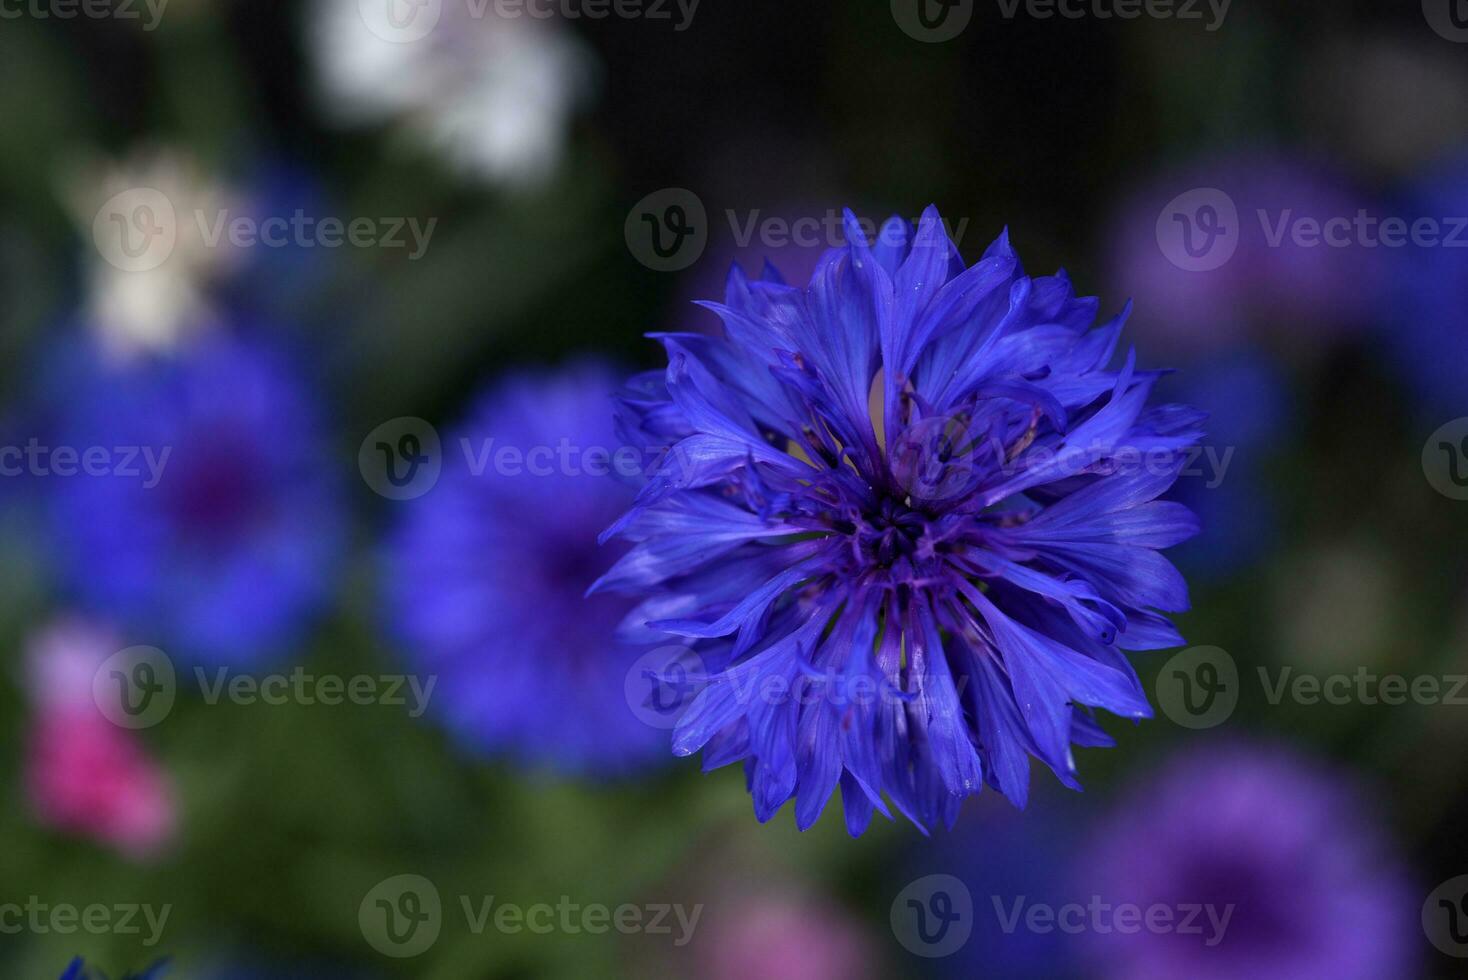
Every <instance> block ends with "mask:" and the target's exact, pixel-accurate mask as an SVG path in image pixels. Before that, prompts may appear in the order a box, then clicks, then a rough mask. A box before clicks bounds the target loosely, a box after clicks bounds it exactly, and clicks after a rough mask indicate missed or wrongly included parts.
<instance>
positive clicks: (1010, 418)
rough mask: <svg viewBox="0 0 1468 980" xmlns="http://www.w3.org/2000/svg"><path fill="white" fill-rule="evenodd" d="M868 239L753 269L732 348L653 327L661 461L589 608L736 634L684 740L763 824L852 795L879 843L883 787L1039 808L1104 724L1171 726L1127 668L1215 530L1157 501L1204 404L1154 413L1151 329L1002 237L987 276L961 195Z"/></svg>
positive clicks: (1163, 631) (623, 522)
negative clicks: (1193, 543)
mask: <svg viewBox="0 0 1468 980" xmlns="http://www.w3.org/2000/svg"><path fill="white" fill-rule="evenodd" d="M846 225H847V227H846V234H845V239H846V241H847V243H848V244H847V246H846V247H844V248H837V249H832V250H830V251H828V252H827V253H826V254H825V256H824V257H823V258H822V260H821V262H820V264H819V266H818V268H817V270H816V273H815V275H814V277H813V278H812V280H811V282H810V284H809V286H808V287H807V286H804V285H797V286H789V285H786V284H785V283H783V282H781V281H779V280H778V279H775V278H770V277H767V278H764V279H761V280H748V279H746V278H745V277H744V276H743V275H742V273H741V272H740V271H739V270H738V269H736V270H735V272H734V274H733V275H731V276H730V279H729V283H728V289H727V293H726V301H725V302H724V303H722V304H720V303H708V304H706V305H708V307H709V308H710V309H712V310H713V311H714V312H716V313H717V314H718V315H719V316H720V318H721V319H722V320H723V322H724V327H725V330H724V335H722V336H703V335H696V334H687V333H684V334H661V335H658V337H659V339H660V340H661V341H662V343H663V345H664V346H665V348H666V349H667V355H668V367H667V369H666V370H665V371H653V372H647V373H645V374H642V375H639V376H638V377H637V378H635V379H634V380H633V381H632V383H631V384H630V385H629V386H628V388H627V389H626V390H625V392H624V396H623V398H622V408H623V412H622V418H621V422H622V426H623V431H624V432H625V433H627V441H628V442H630V443H632V444H634V445H642V446H648V447H657V448H660V449H661V450H662V452H661V453H660V454H658V455H657V458H656V460H655V462H654V463H653V464H652V468H651V470H650V476H649V478H648V479H647V480H646V482H645V484H644V486H643V489H642V491H641V492H640V494H639V495H638V498H637V502H636V504H635V506H634V507H633V508H632V509H631V510H629V511H628V513H627V514H626V515H625V516H624V517H623V518H622V519H620V520H619V521H617V523H616V524H615V525H613V526H612V527H611V528H610V529H609V530H608V531H607V532H606V535H605V536H606V537H608V538H610V537H623V538H626V539H628V540H631V541H633V542H635V547H633V548H632V549H631V550H630V551H628V552H627V554H626V555H624V556H623V557H622V558H621V559H620V560H619V561H617V562H616V563H615V564H614V565H613V566H612V568H611V569H610V571H608V572H607V574H606V575H604V576H603V577H602V578H601V579H599V580H598V582H597V585H596V588H595V589H594V591H595V592H597V593H600V592H603V591H609V592H613V593H621V594H630V595H641V596H642V597H643V598H644V600H645V601H644V604H643V605H642V606H641V607H639V610H638V612H637V614H636V618H637V619H639V620H644V621H648V622H649V625H651V626H652V627H653V628H655V629H660V630H663V631H665V632H667V633H670V634H673V635H677V636H685V637H691V638H697V639H700V640H705V641H712V642H708V643H707V644H706V645H705V646H703V647H701V648H700V655H701V656H702V658H703V660H704V663H705V664H706V666H707V667H708V669H709V674H708V684H707V686H706V687H705V688H704V689H703V690H702V691H701V692H700V693H699V694H698V695H697V697H696V698H695V699H694V700H693V701H692V703H691V704H690V705H689V707H688V710H687V711H686V712H684V713H683V715H682V717H681V718H680V719H679V722H678V726H677V728H676V730H675V731H674V735H673V750H674V752H675V753H677V754H678V755H690V754H692V753H694V752H698V751H700V750H702V751H704V752H705V756H704V764H705V766H706V767H713V766H719V765H727V764H729V763H732V762H740V761H742V762H744V764H745V772H746V777H747V782H748V788H749V791H750V794H751V795H752V797H753V800H754V809H755V815H756V817H757V818H758V819H759V820H761V821H764V820H768V819H770V818H771V817H772V816H774V814H775V813H776V812H778V811H779V809H780V808H781V807H782V806H784V804H785V803H786V802H788V801H790V800H792V799H794V800H795V817H796V824H797V826H799V827H801V828H807V827H810V826H811V825H812V824H814V823H815V821H816V820H817V819H818V818H819V817H820V814H821V813H822V811H823V810H824V809H825V807H826V805H827V803H828V802H829V800H830V798H831V796H832V795H833V793H834V792H835V791H836V789H837V787H838V786H839V787H840V789H841V798H842V802H843V805H844V809H845V817H846V824H847V828H848V830H849V832H850V833H852V834H853V835H859V834H861V833H862V832H863V831H865V829H866V828H867V826H868V825H869V823H870V821H871V819H872V815H873V813H874V812H881V813H882V814H883V815H885V816H889V817H890V811H889V810H888V807H887V803H886V802H885V799H887V798H890V799H891V800H892V802H893V803H894V804H895V806H896V808H897V810H898V811H899V812H900V813H902V814H903V815H904V816H906V817H907V818H909V819H910V820H911V821H912V822H913V823H914V824H916V825H917V826H918V827H920V828H924V829H925V828H927V827H929V826H932V825H934V824H938V823H943V824H945V825H949V826H951V825H952V823H953V821H954V820H955V819H956V817H957V815H958V812H959V809H960V807H961V805H962V801H963V800H964V798H966V797H968V796H970V795H973V794H975V793H978V792H979V791H980V790H981V789H982V788H983V786H984V784H985V783H986V782H987V783H988V784H989V785H992V786H994V787H996V788H998V789H999V790H1001V791H1002V792H1003V793H1004V794H1005V795H1006V796H1008V797H1009V798H1010V799H1011V800H1013V801H1014V802H1015V804H1016V805H1020V806H1023V805H1024V802H1025V800H1026V799H1027V796H1028V792H1029V776H1030V759H1031V757H1035V758H1038V759H1040V760H1041V761H1042V762H1043V763H1044V764H1045V765H1047V766H1049V767H1050V768H1051V769H1052V770H1053V771H1054V772H1055V773H1056V775H1057V776H1058V777H1059V778H1060V780H1061V781H1063V782H1064V783H1066V785H1069V786H1078V783H1077V773H1076V765H1075V759H1074V755H1073V752H1072V745H1073V744H1081V745H1109V744H1111V742H1110V739H1109V737H1108V736H1107V735H1106V734H1105V732H1104V731H1102V729H1101V728H1100V726H1099V725H1098V724H1097V723H1096V722H1095V720H1094V718H1093V715H1092V711H1091V709H1093V708H1104V709H1106V710H1108V711H1110V712H1112V713H1114V714H1118V715H1120V716H1122V717H1126V718H1133V719H1136V718H1143V717H1148V716H1150V714H1151V708H1150V706H1149V705H1148V703H1147V697H1146V694H1145V693H1144V691H1143V690H1142V686H1141V684H1140V682H1139V681H1138V679H1137V676H1136V673H1135V672H1134V670H1133V669H1132V667H1131V664H1130V662H1129V661H1128V659H1127V657H1126V654H1125V653H1124V652H1123V651H1125V650H1152V649H1159V648H1163V647H1168V646H1175V645H1180V644H1181V642H1182V640H1181V637H1180V636H1179V635H1178V634H1177V632H1176V631H1175V630H1174V629H1173V627H1172V625H1171V623H1170V622H1169V621H1168V620H1167V619H1166V618H1165V616H1164V615H1163V613H1165V612H1170V611H1181V610H1184V609H1186V608H1187V607H1188V591H1187V584H1186V582H1185V581H1184V580H1183V577H1182V576H1181V575H1180V574H1179V573H1178V571H1177V570H1176V569H1175V568H1174V567H1173V566H1172V565H1171V564H1170V563H1169V562H1168V561H1167V559H1165V558H1164V557H1163V556H1162V554H1161V551H1162V550H1163V549H1165V548H1168V547H1171V546H1172V545H1175V544H1177V543H1179V542H1181V541H1183V540H1186V539H1187V538H1189V537H1191V536H1192V535H1193V534H1194V533H1195V532H1196V531H1197V523H1196V520H1195V518H1194V517H1193V515H1192V514H1191V513H1190V512H1189V511H1188V510H1187V509H1186V508H1185V507H1183V506H1182V505H1180V504H1176V503H1169V502H1162V501H1158V500H1157V498H1158V497H1159V496H1160V495H1161V494H1162V493H1164V492H1165V491H1166V490H1167V489H1168V487H1170V486H1171V485H1172V483H1173V481H1174V480H1175V479H1176V477H1177V474H1178V471H1179V469H1180V468H1181V464H1182V461H1183V454H1184V453H1185V451H1186V450H1187V449H1188V447H1190V446H1192V445H1194V444H1195V443H1196V442H1197V441H1198V439H1199V438H1200V437H1201V435H1202V429H1201V423H1202V420H1203V416H1202V415H1201V413H1198V412H1196V411H1194V410H1192V409H1189V408H1187V407H1186V406H1182V405H1167V404H1162V405H1149V399H1150V396H1151V393H1152V388H1153V385H1154V384H1155V382H1156V381H1157V379H1158V377H1159V374H1158V373H1157V372H1150V371H1142V370H1138V369H1137V366H1136V356H1135V353H1134V352H1131V353H1128V355H1127V356H1126V357H1125V358H1124V359H1123V360H1122V362H1121V364H1120V366H1119V367H1117V368H1113V367H1112V366H1111V365H1112V363H1113V361H1114V360H1116V358H1115V351H1116V347H1117V344H1118V342H1119V340H1120V335H1121V330H1122V327H1123V324H1124V323H1125V320H1126V316H1127V313H1126V312H1123V313H1122V314H1121V315H1119V316H1117V317H1115V318H1113V319H1111V320H1109V321H1106V322H1105V323H1104V324H1102V325H1100V326H1095V328H1094V329H1093V326H1094V325H1095V320H1096V314H1097V310H1098V308H1099V305H1100V304H1099V301H1098V300H1096V299H1095V298H1083V297H1078V296H1076V295H1075V292H1074V290H1073V289H1072V286H1071V282H1070V279H1069V277H1067V276H1066V275H1065V274H1064V273H1063V272H1062V273H1059V274H1057V275H1055V276H1049V277H1038V278H1031V277H1029V276H1027V275H1026V274H1025V272H1024V270H1023V268H1022V266H1021V264H1020V261H1019V257H1018V256H1017V255H1016V253H1015V251H1014V249H1013V248H1012V247H1011V245H1010V242H1009V237H1008V235H1007V234H1004V235H1001V236H1000V238H999V239H998V240H997V241H995V242H994V243H993V244H992V245H990V246H989V249H988V251H987V252H986V253H985V254H984V256H983V257H982V259H981V260H980V261H979V262H978V263H976V264H974V265H973V266H970V267H965V265H964V263H963V261H962V259H961V258H960V256H959V254H958V250H957V249H956V248H955V247H954V245H953V243H952V242H951V241H950V240H949V238H948V235H947V233H946V231H945V229H944V226H943V223H942V220H941V218H940V217H939V215H938V211H937V209H936V208H931V207H930V208H928V209H927V211H926V212H925V213H924V214H923V217H922V221H921V224H920V226H919V227H918V228H917V229H916V230H915V231H914V229H913V228H912V227H911V226H910V225H909V224H908V223H907V222H906V221H904V220H902V219H900V218H894V219H892V220H890V221H888V222H887V223H886V224H885V225H884V226H883V227H882V228H881V230H880V232H879V233H878V234H877V235H876V236H875V238H876V241H875V243H874V244H871V243H869V242H868V239H867V237H866V236H865V235H864V234H863V232H862V231H861V230H860V228H859V227H858V226H857V221H856V217H855V216H854V215H853V214H851V212H849V211H848V212H847V213H846Z"/></svg>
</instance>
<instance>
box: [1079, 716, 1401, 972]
mask: <svg viewBox="0 0 1468 980" xmlns="http://www.w3.org/2000/svg"><path fill="white" fill-rule="evenodd" d="M1370 809H1371V808H1370V807H1369V806H1368V805H1367V804H1366V803H1365V802H1364V801H1363V800H1362V799H1361V798H1360V796H1359V795H1358V791H1357V788H1356V787H1355V786H1353V785H1352V784H1351V783H1350V782H1349V781H1348V780H1345V779H1343V778H1341V777H1340V776H1339V775H1338V774H1336V773H1334V772H1332V771H1330V770H1329V769H1328V768H1326V767H1323V766H1320V765H1318V764H1316V763H1312V762H1310V761H1309V760H1306V759H1303V758H1300V757H1297V756H1295V755H1293V754H1291V753H1288V752H1283V751H1279V750H1275V749H1269V748H1265V747H1261V746H1255V745H1249V744H1235V745H1227V746H1214V747H1209V748H1207V749H1205V750H1201V751H1195V752H1189V753H1186V754H1184V755H1181V756H1179V757H1178V758H1176V759H1175V760H1174V761H1173V762H1172V763H1171V764H1169V766H1168V767H1167V768H1166V769H1165V770H1164V771H1163V772H1162V773H1161V774H1160V775H1158V776H1157V777H1155V778H1153V779H1151V780H1149V781H1148V783H1147V785H1145V786H1143V787H1140V788H1139V789H1138V790H1137V791H1136V792H1135V793H1134V794H1132V795H1131V796H1129V798H1128V799H1127V800H1126V801H1125V802H1124V803H1123V804H1122V806H1121V808H1120V809H1119V810H1118V812H1117V813H1116V814H1115V815H1114V818H1113V819H1112V820H1111V821H1109V822H1108V823H1107V824H1105V825H1104V826H1103V827H1102V828H1100V831H1099V832H1098V834H1097V837H1096V840H1095V842H1094V843H1093V844H1092V846H1091V847H1090V849H1089V853H1088V854H1087V855H1085V856H1084V857H1083V859H1082V860H1081V862H1080V864H1079V866H1078V867H1079V873H1080V881H1079V882H1078V883H1077V889H1076V890H1077V893H1078V894H1084V895H1092V894H1095V895H1099V896H1100V897H1101V899H1102V900H1104V901H1105V902H1107V903H1109V904H1110V905H1111V906H1112V907H1115V906H1117V905H1120V904H1122V903H1130V904H1132V905H1134V906H1138V907H1140V908H1143V909H1146V908H1149V907H1151V906H1154V905H1158V904H1161V905H1164V906H1167V907H1169V908H1171V909H1174V910H1179V909H1183V908H1184V907H1199V906H1201V907H1203V908H1206V909H1210V910H1211V912H1212V914H1213V915H1214V916H1215V924H1214V925H1212V926H1210V927H1208V928H1206V929H1203V930H1201V931H1187V930H1182V929H1174V930H1169V931H1165V932H1156V931H1153V930H1142V931H1133V932H1131V933H1123V932H1122V931H1120V930H1114V931H1110V932H1107V933H1106V934H1101V933H1099V932H1098V933H1094V934H1092V935H1090V936H1089V937H1088V938H1089V940H1090V945H1091V947H1092V952H1093V953H1094V954H1095V959H1096V963H1097V964H1098V965H1099V970H1098V971H1097V975H1100V976H1108V977H1125V978H1127V980H1152V978H1159V980H1160V978H1164V977H1193V978H1197V980H1215V978H1217V980H1223V978H1227V977H1245V976H1247V977H1259V978H1261V980H1275V978H1280V980H1283V978H1286V977H1341V978H1344V980H1357V978H1359V980H1367V978H1371V977H1404V976H1411V975H1413V974H1415V972H1416V971H1415V970H1414V969H1413V966H1414V965H1415V964H1414V962H1413V959H1414V954H1413V949H1414V948H1415V946H1416V944H1417V943H1418V942H1420V940H1421V936H1420V934H1419V933H1418V923H1417V921H1416V918H1417V916H1416V911H1417V909H1418V907H1419V905H1420V902H1421V898H1420V896H1418V895H1416V894H1415V892H1414V889H1413V888H1412V887H1411V884H1410V882H1409V881H1408V879H1407V877H1406V874H1405V871H1404V867H1403V864H1402V861H1401V859H1400V856H1399V855H1397V854H1395V853H1394V852H1393V850H1392V848H1391V847H1390V846H1389V845H1388V842H1387V840H1386V838H1385V836H1384V835H1383V834H1382V832H1381V830H1380V829H1379V828H1378V827H1376V826H1374V825H1372V824H1371V823H1370V821H1369V820H1367V819H1366V818H1365V816H1364V815H1365V814H1366V813H1368V812H1370ZM1179 914H1181V913H1179ZM1225 923H1226V925H1225ZM1200 932H1201V934H1200Z"/></svg>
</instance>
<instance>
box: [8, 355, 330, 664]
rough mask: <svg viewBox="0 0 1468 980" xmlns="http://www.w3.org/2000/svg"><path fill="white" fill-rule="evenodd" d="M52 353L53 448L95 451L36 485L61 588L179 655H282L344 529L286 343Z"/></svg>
mask: <svg viewBox="0 0 1468 980" xmlns="http://www.w3.org/2000/svg"><path fill="white" fill-rule="evenodd" d="M62 360H64V362H65V363H64V366H63V367H61V368H59V369H57V370H55V371H54V372H53V373H52V375H51V377H50V382H51V384H52V385H53V387H52V389H51V391H50V392H49V393H48V394H49V401H50V404H49V406H48V407H47V409H46V410H44V411H43V413H42V414H43V415H45V416H48V423H49V424H48V428H49V429H50V431H51V432H52V433H53V434H54V437H55V439H56V443H55V444H56V445H57V446H66V447H71V448H74V449H75V450H76V451H77V452H78V453H88V452H93V451H96V452H98V455H97V457H96V463H97V465H95V466H94V467H93V468H92V469H91V470H90V471H87V470H85V469H83V470H82V471H80V472H79V473H78V474H77V475H75V476H71V477H68V478H61V477H57V478H55V479H49V480H40V481H37V482H44V483H46V484H47V488H46V493H47V503H48V509H49V512H50V523H51V548H52V551H53V553H54V555H55V559H56V562H57V566H58V573H59V575H60V578H61V580H62V585H63V587H64V590H65V591H66V592H68V593H70V596H71V598H73V599H74V600H75V601H76V603H77V604H78V605H79V606H80V607H81V608H82V609H84V610H86V611H88V612H92V613H95V614H99V615H103V616H106V617H108V618H111V619H112V620H114V621H116V622H118V623H120V624H123V625H124V626H131V627H135V628H136V630H137V631H138V635H139V636H141V637H146V638H147V639H148V641H149V642H153V643H156V644H157V645H160V646H163V647H165V648H166V649H167V650H168V653H169V654H170V656H172V657H173V658H174V659H175V660H176V661H178V662H180V663H181V664H185V665H204V666H220V665H244V664H253V663H256V662H260V661H264V660H267V659H271V658H276V657H278V656H280V655H281V654H283V653H284V652H286V650H287V648H288V647H289V646H290V645H291V644H292V643H294V642H296V641H297V640H299V639H300V637H301V634H302V632H303V631H304V630H305V629H306V627H307V626H308V625H309V624H310V621H311V619H312V617H313V616H314V615H315V614H316V613H318V612H319V611H320V609H321V607H322V606H323V604H324V603H325V601H326V600H327V599H328V597H329V595H330V592H331V589H332V588H333V581H334V579H333V576H332V574H331V572H332V570H333V566H334V564H335V562H336V559H337V558H338V556H339V553H340V551H341V545H342V543H343V531H344V528H343V522H342V516H341V505H340V501H339V499H338V495H337V492H336V491H337V490H338V487H337V485H336V482H335V480H334V479H333V478H332V475H331V474H332V464H331V461H330V456H329V454H328V451H327V448H326V446H325V444H324V442H323V440H322V432H321V424H322V419H321V416H320V414H319V411H318V408H317V405H316V403H315V400H314V392H312V391H310V390H309V389H308V388H307V387H306V386H305V385H304V383H303V381H302V379H301V378H300V377H299V376H298V375H297V373H296V371H295V369H294V367H293V365H292V364H291V363H290V361H289V359H288V358H287V357H286V356H285V354H284V352H282V351H280V350H277V349H274V348H270V347H266V346H263V345H261V344H259V343H257V342H254V341H252V340H248V339H245V338H244V337H243V336H238V335H233V334H230V333H227V332H225V331H223V330H212V331H209V332H207V333H204V334H201V335H200V336H198V337H197V338H195V339H194V340H192V341H190V342H189V343H187V344H184V345H183V346H181V347H180V348H179V349H178V350H177V351H174V352H171V353H169V354H164V355H157V356H144V357H138V358H131V359H127V360H121V361H118V360H114V359H112V358H110V357H108V356H107V355H106V354H105V353H103V352H101V351H100V350H99V349H98V348H97V347H96V346H93V345H89V344H81V345H78V346H77V347H76V348H74V349H73V350H72V351H71V352H70V355H69V356H66V357H64V358H63V359H62ZM55 385H60V386H61V387H59V388H58V387H54V386H55ZM73 465H75V464H73Z"/></svg>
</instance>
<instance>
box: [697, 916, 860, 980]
mask: <svg viewBox="0 0 1468 980" xmlns="http://www.w3.org/2000/svg"><path fill="white" fill-rule="evenodd" d="M707 952H708V967H707V970H706V972H704V974H703V975H705V976H708V977H710V978H712V980H744V978H746V977H761V978H763V980H828V978H829V980H861V978H862V977H869V976H871V975H872V972H871V964H872V963H873V962H874V955H873V951H872V950H871V948H870V945H869V944H868V942H867V941H866V939H865V938H864V936H863V935H862V932H861V929H860V927H859V926H858V925H857V924H856V923H855V922H853V921H852V920H851V919H850V918H849V917H847V916H846V915H845V914H844V913H843V912H842V911H841V910H839V909H836V908H833V907H831V906H829V905H826V904H824V903H821V902H816V901H810V900H805V899H800V898H778V899H769V898H766V899H764V900H762V901H750V902H749V903H748V904H746V905H744V906H743V907H741V908H739V909H738V910H737V911H736V913H735V915H734V916H733V918H732V919H730V920H727V924H726V925H724V926H723V928H721V929H720V930H719V931H718V932H717V933H715V934H714V935H713V936H712V937H711V941H710V944H709V946H708V950H707Z"/></svg>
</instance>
